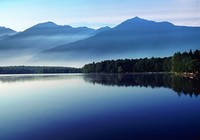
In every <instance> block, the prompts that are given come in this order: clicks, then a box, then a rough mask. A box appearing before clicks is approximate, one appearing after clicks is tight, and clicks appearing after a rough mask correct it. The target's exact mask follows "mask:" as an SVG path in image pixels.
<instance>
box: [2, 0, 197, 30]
mask: <svg viewBox="0 0 200 140" xmlns="http://www.w3.org/2000/svg"><path fill="white" fill-rule="evenodd" d="M135 16H139V17H141V18H144V19H148V20H154V21H158V22H159V21H169V22H172V23H173V24H175V25H186V26H200V0H0V26H4V27H8V28H11V29H14V30H16V31H23V30H25V29H27V28H29V27H31V26H33V25H35V24H38V23H43V22H47V21H52V22H55V23H56V24H59V25H71V26H74V27H78V26H88V27H91V28H100V27H103V26H110V27H114V26H116V25H118V24H120V23H121V22H123V21H125V20H127V19H130V18H133V17H135Z"/></svg>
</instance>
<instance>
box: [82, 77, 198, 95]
mask: <svg viewBox="0 0 200 140" xmlns="http://www.w3.org/2000/svg"><path fill="white" fill-rule="evenodd" d="M84 80H85V81H86V82H89V83H93V84H101V85H105V86H125V87H128V86H134V87H151V88H160V87H164V88H170V89H173V90H174V91H175V92H176V93H177V94H178V95H179V96H180V95H182V94H185V95H188V94H189V95H190V96H193V95H195V96H198V95H199V94H200V86H199V85H200V80H199V79H198V78H193V79H192V78H186V77H181V76H174V75H170V74H86V75H84Z"/></svg>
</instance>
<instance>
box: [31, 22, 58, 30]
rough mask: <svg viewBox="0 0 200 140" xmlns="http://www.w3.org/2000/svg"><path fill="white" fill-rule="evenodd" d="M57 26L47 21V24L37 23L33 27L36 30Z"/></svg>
mask: <svg viewBox="0 0 200 140" xmlns="http://www.w3.org/2000/svg"><path fill="white" fill-rule="evenodd" d="M57 26H58V25H57V24H55V23H54V22H51V21H48V22H44V23H39V24H37V25H35V26H34V27H36V28H43V27H57Z"/></svg>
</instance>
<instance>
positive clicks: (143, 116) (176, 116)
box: [0, 74, 200, 140]
mask: <svg viewBox="0 0 200 140" xmlns="http://www.w3.org/2000/svg"><path fill="white" fill-rule="evenodd" d="M199 85H200V81H199V80H198V79H187V78H181V77H173V76H170V75H162V74H160V75H153V74H151V75H127V74H126V75H105V74H104V75H95V74H93V75H82V74H69V75H12V76H11V75H7V76H0V140H151V139H152V140H163V139H166V140H199V139H200V97H199V93H200V86H199Z"/></svg>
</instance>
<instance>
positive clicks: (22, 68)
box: [0, 66, 81, 74]
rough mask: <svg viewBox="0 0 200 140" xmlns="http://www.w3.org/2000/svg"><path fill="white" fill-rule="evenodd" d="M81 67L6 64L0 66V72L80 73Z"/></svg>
mask: <svg viewBox="0 0 200 140" xmlns="http://www.w3.org/2000/svg"><path fill="white" fill-rule="evenodd" d="M80 72H81V69H77V68H70V67H46V66H7V67H0V74H42V73H80Z"/></svg>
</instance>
